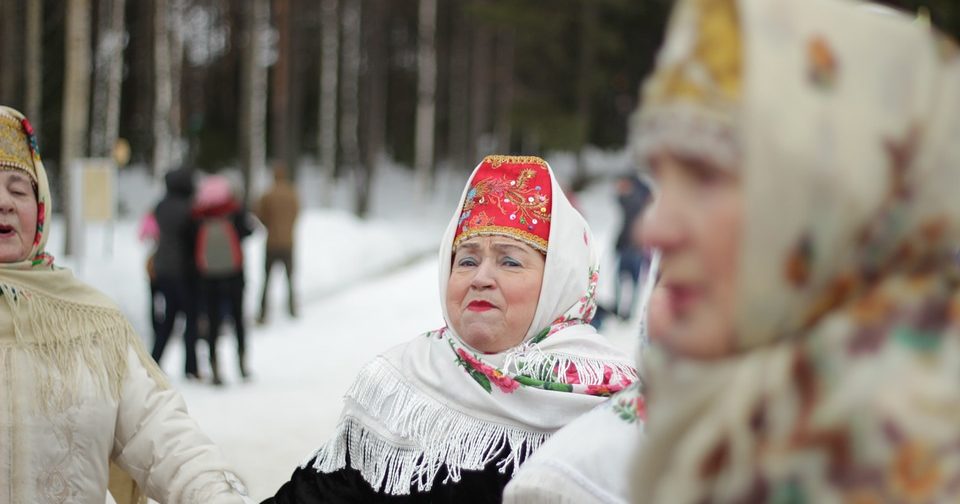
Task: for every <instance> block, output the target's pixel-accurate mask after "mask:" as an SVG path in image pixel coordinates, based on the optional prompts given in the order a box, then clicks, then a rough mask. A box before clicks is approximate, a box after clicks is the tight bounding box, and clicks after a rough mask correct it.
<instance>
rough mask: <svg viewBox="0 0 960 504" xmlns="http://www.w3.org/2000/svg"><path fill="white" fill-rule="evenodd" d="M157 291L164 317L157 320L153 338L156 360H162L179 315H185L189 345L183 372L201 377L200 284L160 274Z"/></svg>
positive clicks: (184, 332)
mask: <svg viewBox="0 0 960 504" xmlns="http://www.w3.org/2000/svg"><path fill="white" fill-rule="evenodd" d="M154 285H155V287H156V291H157V293H158V294H159V295H160V296H162V297H163V304H164V308H163V318H162V319H160V320H158V321H157V325H156V337H155V338H154V341H153V352H151V354H152V356H153V360H155V361H157V362H160V357H162V356H163V349H164V348H166V346H167V340H169V339H170V333H171V332H173V325H174V323H175V322H176V320H177V314H179V313H182V314H183V315H184V319H185V320H184V322H185V327H184V330H183V345H184V347H186V359H185V360H184V372H185V373H186V374H187V375H192V376H198V371H197V299H196V294H195V292H196V291H197V284H196V282H195V281H193V280H189V279H187V278H183V277H170V276H158V277H157V279H156V281H155V282H154Z"/></svg>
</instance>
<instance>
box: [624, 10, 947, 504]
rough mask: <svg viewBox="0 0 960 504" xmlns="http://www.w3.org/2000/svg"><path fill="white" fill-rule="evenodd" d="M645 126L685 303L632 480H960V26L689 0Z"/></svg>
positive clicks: (938, 497) (879, 490) (674, 282)
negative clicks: (956, 39)
mask: <svg viewBox="0 0 960 504" xmlns="http://www.w3.org/2000/svg"><path fill="white" fill-rule="evenodd" d="M639 126H640V127H639V128H638V131H637V134H638V135H639V138H640V139H641V142H640V149H641V154H642V155H644V156H646V157H647V158H648V159H649V160H650V165H651V171H652V175H653V178H654V179H655V181H656V185H657V186H658V191H657V196H656V198H655V200H654V203H653V207H652V208H651V209H650V213H649V214H648V215H647V221H646V222H645V226H644V230H643V235H644V236H643V240H644V241H645V242H646V244H647V245H648V246H651V247H656V248H658V249H659V250H660V251H661V252H662V263H661V267H662V270H663V272H662V278H661V283H662V286H663V289H664V292H665V295H666V301H667V304H668V307H669V312H670V316H671V319H672V320H671V323H670V325H669V327H668V330H666V331H665V332H664V333H663V334H660V335H658V338H657V339H656V341H657V342H658V344H657V348H658V351H657V352H656V353H657V354H658V355H654V356H652V357H653V358H650V359H648V360H646V361H645V363H644V377H645V378H647V379H646V380H645V382H644V384H645V392H646V393H647V405H648V417H647V423H646V426H645V427H646V433H645V437H644V440H643V442H642V443H638V444H637V450H638V455H639V458H638V463H637V465H636V466H635V467H634V468H633V471H634V477H633V484H634V488H633V490H634V493H633V494H632V500H633V501H634V502H669V503H678V504H683V503H698V502H717V503H721V502H956V501H957V500H958V498H960V495H958V493H960V485H958V481H960V381H958V376H960V297H958V295H957V292H958V289H957V288H958V276H957V272H956V270H955V266H954V263H953V260H952V255H953V254H952V252H953V251H954V250H955V247H956V245H957V243H958V241H960V198H957V196H956V189H957V187H958V186H960V143H958V142H957V131H960V57H958V53H957V50H956V47H955V46H954V45H952V44H950V43H949V42H947V41H945V40H943V39H942V38H940V37H938V36H937V34H936V33H934V32H933V31H931V29H930V28H929V26H928V24H926V23H921V22H915V21H913V20H911V19H909V18H907V17H906V16H902V15H900V14H898V13H891V12H885V11H882V10H880V9H878V8H877V7H872V6H871V7H865V5H864V4H861V3H858V2H848V1H837V0H775V1H771V0H739V1H735V0H682V1H680V2H679V3H678V4H677V7H676V12H675V15H674V18H673V21H672V23H671V25H670V29H669V33H668V36H667V40H666V44H665V46H664V49H663V51H662V53H661V57H660V59H659V61H658V66H657V70H656V72H655V74H654V75H653V77H652V78H651V79H650V80H649V81H648V83H647V85H646V88H645V95H644V106H643V112H642V113H641V115H640V122H639ZM648 355H649V353H648Z"/></svg>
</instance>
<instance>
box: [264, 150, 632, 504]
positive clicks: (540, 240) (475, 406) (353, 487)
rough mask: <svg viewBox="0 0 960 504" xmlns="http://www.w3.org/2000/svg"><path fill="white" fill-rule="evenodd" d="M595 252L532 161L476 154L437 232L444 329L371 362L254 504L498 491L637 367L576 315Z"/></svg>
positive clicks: (586, 312) (592, 278) (494, 495)
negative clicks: (329, 424) (322, 430)
mask: <svg viewBox="0 0 960 504" xmlns="http://www.w3.org/2000/svg"><path fill="white" fill-rule="evenodd" d="M596 258H597V254H596V251H595V249H594V242H593V239H592V236H591V233H590V229H589V227H588V226H587V223H586V221H584V219H583V217H582V216H581V215H580V214H579V213H578V212H577V211H576V210H575V209H574V208H573V206H572V205H571V204H570V202H569V200H568V199H567V197H566V196H565V195H564V194H563V191H562V190H561V189H560V186H559V185H558V184H557V181H556V179H555V177H554V175H553V173H552V171H551V170H550V167H549V165H547V163H546V162H545V161H544V160H542V159H540V158H538V157H533V156H489V157H487V158H485V159H484V160H483V162H481V163H480V165H479V166H477V168H476V169H475V170H474V172H473V174H472V175H471V177H470V179H469V180H468V182H467V185H466V187H465V188H464V191H463V194H462V196H461V198H460V204H459V205H458V206H457V209H456V211H455V212H454V215H453V218H452V219H451V221H450V224H449V226H448V227H447V231H446V234H445V235H444V237H443V240H442V241H441V242H440V258H439V259H440V260H439V264H440V278H441V282H440V299H441V300H442V301H441V309H442V311H443V315H444V319H445V321H446V326H445V327H443V328H441V329H438V330H435V331H429V332H426V333H424V334H422V335H420V336H419V337H417V338H415V339H413V340H411V341H409V342H407V343H404V344H401V345H399V346H397V347H395V348H393V349H391V350H389V351H387V352H385V353H383V354H381V355H380V356H378V357H377V358H376V359H374V360H373V361H372V362H370V363H369V364H368V365H367V366H366V367H365V368H364V369H363V370H362V371H361V372H360V375H359V376H358V377H357V379H356V381H355V382H354V384H353V385H352V386H351V388H350V390H349V391H348V392H347V394H346V397H347V399H346V406H345V407H344V410H343V413H342V416H341V420H340V424H339V426H338V428H337V432H336V433H335V435H334V437H333V438H332V439H331V440H330V441H328V442H327V443H326V444H325V445H323V446H322V447H321V448H320V449H319V450H317V451H316V452H315V453H314V454H313V455H312V456H311V457H310V459H309V461H308V462H306V463H304V464H303V465H302V466H300V467H299V468H298V469H296V470H295V471H294V473H293V476H292V477H291V479H290V481H289V482H287V483H286V484H284V485H283V486H282V487H281V488H280V489H279V491H278V492H277V494H276V496H275V497H273V498H271V499H268V500H267V501H266V502H268V503H277V504H286V503H293V502H297V503H304V502H307V503H312V502H345V501H349V502H374V501H380V500H383V499H385V498H388V497H389V496H408V499H410V500H412V501H424V502H428V501H429V502H468V501H469V502H500V500H501V495H502V491H503V488H504V486H505V485H506V484H507V482H508V481H509V480H510V478H512V477H513V475H514V474H515V472H516V471H517V469H518V468H519V467H520V465H521V464H522V463H523V462H524V461H525V460H526V459H527V458H528V457H529V456H530V455H531V454H532V453H533V452H534V451H535V450H536V449H537V448H538V447H539V446H540V445H541V444H542V443H543V442H544V441H545V440H546V439H547V438H548V437H549V436H550V435H551V434H552V433H553V432H555V431H556V430H558V429H559V428H560V427H562V426H564V425H566V424H567V423H569V422H570V421H571V420H573V419H574V418H576V417H577V416H579V415H581V414H583V413H585V412H586V411H588V410H590V409H591V408H592V407H594V406H595V405H597V404H599V403H600V402H602V401H603V398H604V397H606V396H609V395H610V394H612V393H614V392H617V391H619V390H621V389H623V388H624V387H627V386H629V385H630V384H631V383H633V382H634V381H636V380H637V373H636V370H635V369H634V367H633V366H632V364H631V361H632V359H631V358H630V357H628V356H626V355H624V354H622V353H621V352H620V351H619V350H617V349H615V348H613V347H612V346H610V345H609V344H608V343H607V342H606V341H605V340H604V338H602V337H600V336H599V335H597V333H596V331H595V330H594V329H593V327H592V326H591V325H590V324H589V322H590V319H591V317H593V314H594V312H595V310H596V302H595V294H596V287H597V280H598V278H599V275H598V272H597V261H596Z"/></svg>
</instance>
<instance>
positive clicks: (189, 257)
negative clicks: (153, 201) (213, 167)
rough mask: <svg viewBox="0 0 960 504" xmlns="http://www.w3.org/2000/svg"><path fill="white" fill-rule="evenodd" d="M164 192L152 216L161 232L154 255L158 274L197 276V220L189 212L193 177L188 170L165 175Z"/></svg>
mask: <svg viewBox="0 0 960 504" xmlns="http://www.w3.org/2000/svg"><path fill="white" fill-rule="evenodd" d="M165 180H166V183H167V194H166V195H164V197H163V199H161V200H160V202H159V203H157V208H156V210H154V216H155V217H156V219H157V227H159V228H160V235H159V237H158V239H157V250H156V252H155V253H154V256H153V268H154V271H156V274H157V276H166V277H185V276H195V275H196V263H195V261H194V257H193V249H194V241H195V240H196V234H197V233H196V223H195V222H194V220H193V217H192V215H191V212H192V205H193V203H192V201H191V196H192V195H193V179H192V175H191V173H190V171H189V170H185V169H182V168H181V169H179V170H174V171H171V172H169V173H167V175H166V178H165Z"/></svg>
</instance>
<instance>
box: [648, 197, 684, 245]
mask: <svg viewBox="0 0 960 504" xmlns="http://www.w3.org/2000/svg"><path fill="white" fill-rule="evenodd" d="M676 210H677V209H676V207H675V205H672V204H671V201H670V197H669V196H668V195H664V194H660V195H658V196H657V197H656V199H654V201H653V203H652V205H651V206H650V208H649V209H648V210H647V211H646V212H645V213H644V215H643V217H642V218H643V221H642V222H641V229H640V243H641V244H642V245H643V247H644V248H650V249H659V250H661V251H663V252H668V251H670V250H671V249H673V248H675V247H676V246H678V245H680V243H681V242H682V238H683V225H682V222H680V221H681V219H679V218H678V213H677V211H676Z"/></svg>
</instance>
